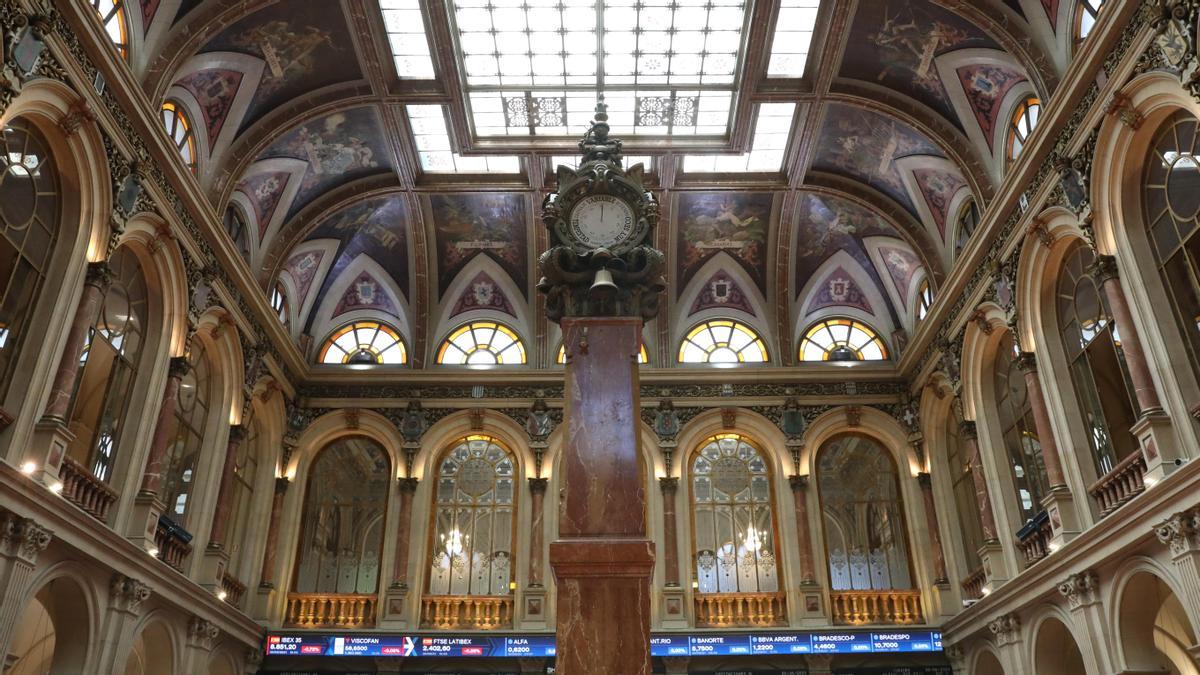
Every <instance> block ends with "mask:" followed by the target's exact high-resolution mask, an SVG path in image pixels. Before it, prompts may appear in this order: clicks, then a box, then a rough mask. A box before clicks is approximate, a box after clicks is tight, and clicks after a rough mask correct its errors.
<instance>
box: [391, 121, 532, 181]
mask: <svg viewBox="0 0 1200 675" xmlns="http://www.w3.org/2000/svg"><path fill="white" fill-rule="evenodd" d="M405 109H406V110H407V111H408V122H409V125H411V126H412V133H413V141H414V142H415V143H416V146H417V159H419V160H420V162H421V170H422V171H425V172H428V173H520V171H521V162H520V160H519V159H518V158H517V157H516V156H515V155H483V156H478V157H464V156H463V155H460V154H458V153H457V152H454V147H453V146H452V145H451V144H450V131H449V129H450V127H449V125H448V124H447V123H446V107H445V106H440V105H409V106H405Z"/></svg>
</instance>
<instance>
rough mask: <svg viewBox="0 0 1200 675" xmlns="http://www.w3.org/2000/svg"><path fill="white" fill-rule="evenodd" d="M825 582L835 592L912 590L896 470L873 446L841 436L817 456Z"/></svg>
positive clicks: (864, 440) (856, 437)
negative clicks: (824, 550)
mask: <svg viewBox="0 0 1200 675" xmlns="http://www.w3.org/2000/svg"><path fill="white" fill-rule="evenodd" d="M817 487H818V490H819V491H820V494H821V516H822V520H823V521H824V523H823V524H824V530H825V546H826V552H827V553H828V559H829V581H830V584H831V587H832V588H833V590H835V591H850V590H854V591H865V590H891V589H907V588H913V581H912V574H911V570H910V567H909V554H908V538H907V536H906V533H905V530H904V509H903V507H902V506H901V502H900V482H899V474H898V472H897V471H896V465H895V463H893V462H892V458H891V457H890V456H889V455H888V453H887V451H886V450H884V449H883V448H882V447H881V446H880V445H879V444H878V443H876V442H875V441H873V440H870V439H868V438H865V437H862V436H842V437H840V438H835V439H833V440H831V441H829V442H828V443H826V444H825V445H824V446H823V447H822V448H821V450H820V452H819V454H818V455H817Z"/></svg>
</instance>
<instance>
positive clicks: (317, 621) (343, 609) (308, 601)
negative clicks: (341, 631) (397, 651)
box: [283, 593, 379, 628]
mask: <svg viewBox="0 0 1200 675" xmlns="http://www.w3.org/2000/svg"><path fill="white" fill-rule="evenodd" d="M378 603H379V600H378V598H377V597H376V596H375V595H374V594H372V595H364V594H359V593H288V599H287V612H286V613H285V614H284V618H283V624H284V625H285V626H288V627H294V628H371V627H373V626H374V625H375V610H376V607H377V606H378Z"/></svg>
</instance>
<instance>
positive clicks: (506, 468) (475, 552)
mask: <svg viewBox="0 0 1200 675" xmlns="http://www.w3.org/2000/svg"><path fill="white" fill-rule="evenodd" d="M516 474H517V463H516V460H515V459H513V456H512V453H510V452H509V451H508V449H507V448H505V447H504V446H502V445H500V443H499V442H498V441H496V439H494V438H491V437H489V436H468V437H466V438H464V439H462V440H461V441H460V442H459V443H458V444H457V445H455V446H454V447H453V448H451V449H450V451H449V452H447V453H446V455H445V457H443V458H442V461H441V463H440V464H438V469H437V494H436V496H435V499H436V501H437V503H436V505H435V507H434V514H433V519H434V522H433V530H434V536H433V546H432V548H431V549H430V552H429V593H430V595H508V594H509V589H508V584H509V582H510V581H511V580H512V579H513V578H514V575H513V537H514V535H515V531H514V527H515V526H516V515H515V514H516V504H515V502H516V488H517V482H516V480H517V478H516Z"/></svg>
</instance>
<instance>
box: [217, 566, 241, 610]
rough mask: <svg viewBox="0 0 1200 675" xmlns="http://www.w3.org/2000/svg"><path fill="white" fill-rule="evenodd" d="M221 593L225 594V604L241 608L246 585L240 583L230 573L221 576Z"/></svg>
mask: <svg viewBox="0 0 1200 675" xmlns="http://www.w3.org/2000/svg"><path fill="white" fill-rule="evenodd" d="M221 591H222V592H224V593H225V602H228V603H229V604H231V605H233V606H234V607H240V606H241V602H242V596H243V595H245V594H246V584H243V583H242V582H240V581H238V580H237V579H235V578H234V577H233V575H231V574H230V573H229V572H225V573H224V574H222V575H221Z"/></svg>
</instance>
